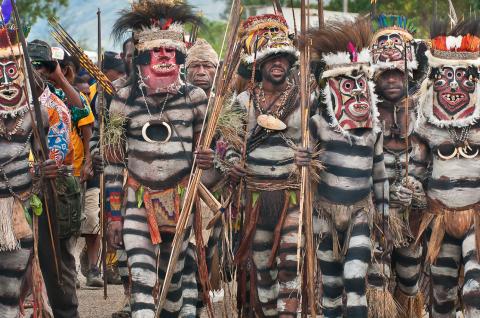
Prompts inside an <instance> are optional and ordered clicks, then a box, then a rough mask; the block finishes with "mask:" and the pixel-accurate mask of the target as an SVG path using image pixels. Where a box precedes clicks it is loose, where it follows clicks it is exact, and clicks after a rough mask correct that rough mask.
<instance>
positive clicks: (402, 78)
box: [367, 15, 425, 317]
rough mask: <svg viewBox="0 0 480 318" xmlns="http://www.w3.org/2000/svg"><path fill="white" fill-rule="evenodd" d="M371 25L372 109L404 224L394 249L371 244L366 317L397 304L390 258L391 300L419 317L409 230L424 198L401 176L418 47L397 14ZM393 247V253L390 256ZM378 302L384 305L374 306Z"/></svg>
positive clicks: (411, 122)
mask: <svg viewBox="0 0 480 318" xmlns="http://www.w3.org/2000/svg"><path fill="white" fill-rule="evenodd" d="M374 22H376V27H377V30H376V33H375V34H374V36H373V40H372V43H371V46H370V49H371V55H372V62H373V65H374V66H375V71H376V72H375V84H376V90H377V93H378V95H379V97H380V98H381V101H380V102H379V103H378V105H377V106H378V110H379V113H380V122H381V125H382V128H383V135H384V141H383V150H384V160H385V168H386V171H387V175H388V179H389V182H390V215H395V216H396V217H397V218H399V219H401V220H402V221H403V223H404V224H403V225H402V227H403V228H402V231H401V232H398V233H394V235H395V242H396V245H395V246H394V247H392V246H380V245H379V243H380V242H379V241H378V240H376V245H375V259H374V261H373V263H372V264H371V265H370V268H369V274H368V282H369V288H368V290H367V298H368V303H369V316H370V317H392V316H395V315H396V312H397V306H396V304H395V301H394V299H393V297H392V295H391V294H390V290H389V286H388V280H389V278H390V274H391V264H390V263H391V262H390V256H392V258H393V264H394V267H393V269H394V271H395V274H396V280H397V286H396V291H395V294H396V297H395V298H396V302H397V303H399V304H400V305H401V306H402V308H401V310H402V312H404V313H405V314H406V317H414V316H413V310H414V309H415V314H416V315H417V317H422V315H423V304H422V302H421V301H420V299H417V300H418V301H417V302H416V303H415V296H416V295H417V293H418V288H419V287H418V280H419V277H420V272H421V256H422V248H421V246H418V245H417V244H413V243H414V239H415V237H416V229H415V228H413V226H414V225H416V228H418V225H419V221H420V215H419V211H418V208H421V207H424V205H425V202H424V201H425V194H424V193H423V188H422V185H421V184H419V183H418V181H415V180H414V179H413V178H412V179H408V183H407V179H406V178H405V177H406V171H407V170H406V169H405V167H406V162H407V163H408V158H409V157H408V156H409V153H410V150H411V148H410V142H409V141H408V142H407V141H406V140H405V138H409V140H410V139H411V138H410V135H411V133H412V131H413V128H414V126H415V119H416V101H417V99H416V98H413V97H412V95H414V94H415V93H416V92H417V91H418V85H415V83H414V82H413V78H412V75H413V72H414V71H416V70H417V69H418V61H417V58H416V55H415V50H416V48H417V45H416V44H415V43H414V41H413V36H412V34H413V33H414V32H415V29H414V27H413V26H412V24H411V22H410V21H407V19H406V18H405V17H401V16H385V15H380V16H379V17H378V18H377V19H376V21H374ZM408 83H412V84H413V85H410V87H409V89H408V92H407V85H408ZM407 98H408V100H406V99H407ZM407 107H408V109H407ZM407 111H408V113H406V112H407ZM407 127H408V128H407ZM407 129H408V130H407ZM406 147H409V148H408V149H407V148H406ZM412 208H413V209H412ZM381 226H382V225H381V224H380V227H381ZM392 248H394V250H393V254H392V255H391V254H390V251H391V250H392ZM379 302H383V303H384V304H385V305H384V306H378V303H379ZM414 305H416V306H414Z"/></svg>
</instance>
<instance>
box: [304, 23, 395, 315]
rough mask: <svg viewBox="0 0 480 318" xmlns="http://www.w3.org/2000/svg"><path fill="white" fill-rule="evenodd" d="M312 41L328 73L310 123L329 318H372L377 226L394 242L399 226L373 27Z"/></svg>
mask: <svg viewBox="0 0 480 318" xmlns="http://www.w3.org/2000/svg"><path fill="white" fill-rule="evenodd" d="M310 36H311V39H312V41H313V47H312V49H313V52H314V53H315V56H317V57H318V60H315V62H317V63H318V65H322V67H323V70H321V71H320V72H317V74H320V75H319V78H317V81H318V83H319V86H320V89H321V94H320V96H321V97H320V101H319V102H320V113H319V114H316V115H314V116H313V117H312V118H311V119H310V133H311V138H312V144H314V145H317V146H319V147H320V148H321V149H322V150H323V151H322V152H320V154H319V159H320V160H321V161H322V163H323V165H324V167H325V169H324V170H323V171H321V172H320V182H319V184H318V187H317V189H316V198H315V208H316V211H315V212H316V215H315V216H314V222H315V223H314V231H315V234H316V235H318V237H317V238H318V240H319V243H318V251H317V256H318V260H319V264H320V269H321V272H322V288H323V300H322V305H323V315H324V316H325V317H327V318H330V317H342V316H345V317H355V318H360V317H364V318H367V317H368V306H367V297H366V276H367V269H368V266H369V264H370V262H371V254H372V248H373V247H372V242H371V234H372V231H373V220H374V219H382V218H384V219H385V221H386V224H385V227H384V228H383V230H385V233H384V234H385V238H386V239H387V240H388V241H389V237H390V235H388V234H389V230H390V227H392V223H393V222H391V221H392V219H391V217H390V216H389V196H388V193H389V184H388V179H387V175H386V171H385V163H384V159H383V156H384V152H383V134H382V131H381V127H380V123H379V121H378V118H377V117H378V111H377V107H376V103H377V96H376V93H375V90H374V88H375V84H374V83H373V80H372V75H373V74H372V67H371V64H370V61H371V59H370V50H369V48H368V47H369V45H370V40H371V24H370V22H369V21H367V20H364V19H361V18H359V19H358V20H356V21H353V22H343V23H340V22H339V23H331V24H327V25H326V26H325V27H322V28H320V29H318V30H314V31H312V33H311V35H310ZM372 198H373V200H372ZM389 243H390V242H389ZM344 295H346V297H344ZM344 299H345V300H346V304H345V305H344V304H343V300H344ZM372 305H375V304H372Z"/></svg>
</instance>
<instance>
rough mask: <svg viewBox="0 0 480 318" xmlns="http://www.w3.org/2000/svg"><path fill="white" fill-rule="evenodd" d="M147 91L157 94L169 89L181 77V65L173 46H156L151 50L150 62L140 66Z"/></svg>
mask: <svg viewBox="0 0 480 318" xmlns="http://www.w3.org/2000/svg"><path fill="white" fill-rule="evenodd" d="M140 70H141V73H142V74H141V75H142V77H143V82H144V83H145V84H146V85H147V93H148V94H149V95H150V94H156V93H162V92H165V91H167V90H168V88H169V87H170V86H171V85H172V84H175V83H176V82H177V81H178V79H179V72H180V66H179V65H178V64H177V62H176V51H175V49H173V48H164V47H161V48H155V49H153V50H151V51H150V64H148V65H141V66H140Z"/></svg>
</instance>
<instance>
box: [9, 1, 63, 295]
mask: <svg viewBox="0 0 480 318" xmlns="http://www.w3.org/2000/svg"><path fill="white" fill-rule="evenodd" d="M10 3H11V4H12V9H13V14H14V16H15V23H16V25H17V30H18V37H19V39H20V43H21V44H22V50H23V54H24V56H25V67H26V69H27V77H28V81H27V82H28V84H29V85H30V91H31V93H32V102H33V109H34V111H35V120H36V124H33V129H34V133H35V136H36V137H37V139H38V140H39V143H40V156H41V160H43V161H45V160H47V159H48V153H49V151H48V146H47V137H46V135H45V131H44V129H43V127H45V126H44V124H43V119H42V112H41V110H40V103H39V101H38V97H39V96H38V92H37V89H36V87H35V82H34V80H33V70H32V63H31V60H30V56H29V55H28V49H27V42H26V40H25V35H24V34H23V25H22V21H21V20H20V15H19V14H18V9H17V5H16V4H15V1H14V0H10ZM25 96H28V94H26V92H25ZM44 191H45V205H44V206H45V212H46V215H47V221H48V230H49V232H50V233H49V234H50V243H51V244H52V251H53V256H54V262H55V269H56V272H57V280H58V284H59V285H60V286H61V285H62V272H61V270H60V267H59V264H60V262H61V257H60V241H59V239H58V229H57V211H56V206H55V202H57V195H56V192H55V184H54V181H53V180H50V181H49V182H48V183H47V184H46V187H45V189H44ZM48 203H50V204H51V205H50V206H49V205H48ZM52 203H53V204H52Z"/></svg>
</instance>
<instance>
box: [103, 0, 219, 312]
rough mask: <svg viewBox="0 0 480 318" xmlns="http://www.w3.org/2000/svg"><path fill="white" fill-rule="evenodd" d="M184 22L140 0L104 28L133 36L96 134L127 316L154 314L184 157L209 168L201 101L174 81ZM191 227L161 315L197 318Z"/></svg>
mask: <svg viewBox="0 0 480 318" xmlns="http://www.w3.org/2000/svg"><path fill="white" fill-rule="evenodd" d="M186 22H191V23H198V22H199V18H198V16H197V15H195V14H194V13H193V12H192V10H191V8H190V7H189V6H188V5H185V4H183V3H180V2H172V1H158V0H155V1H154V0H143V1H139V2H137V3H134V4H133V5H132V8H131V9H130V10H124V11H123V12H122V14H121V17H120V18H119V19H118V20H117V22H116V24H115V26H114V34H115V35H117V36H123V35H125V34H127V33H130V32H131V31H132V30H133V39H134V44H135V53H134V57H133V64H132V68H133V70H132V75H131V77H130V79H129V83H128V85H127V86H125V87H124V88H122V89H120V90H119V91H118V92H117V95H116V96H114V98H113V100H112V103H111V105H110V111H109V119H108V122H107V125H106V131H105V134H106V136H107V135H108V136H111V137H112V138H110V137H107V138H106V145H105V147H106V148H105V153H106V157H105V159H106V160H107V167H106V170H105V179H106V197H107V204H106V209H107V215H108V229H107V231H108V239H109V243H110V245H111V246H112V247H114V248H119V247H122V246H124V248H125V250H126V252H127V254H128V264H129V267H130V273H131V298H130V305H131V315H132V317H142V318H150V317H154V316H155V310H156V308H155V299H154V295H155V293H156V290H155V288H156V287H158V286H161V284H162V281H163V279H164V275H165V272H166V270H167V266H168V261H169V257H170V253H171V243H172V240H173V237H174V235H175V232H176V225H177V220H178V218H179V214H180V209H181V206H182V201H183V198H184V194H185V190H186V185H187V183H188V178H189V176H190V171H191V170H192V164H193V161H194V157H195V156H196V159H195V162H196V164H197V166H198V167H199V168H200V169H209V168H211V167H212V165H213V151H211V150H209V149H195V145H196V144H197V142H198V137H199V134H200V132H201V129H202V124H203V121H204V116H205V111H206V103H207V99H206V95H205V93H204V92H203V90H201V89H200V88H197V87H194V86H191V85H188V84H185V83H184V82H183V81H182V80H181V78H180V74H179V73H180V65H181V64H183V63H184V61H185V56H186V46H185V43H184V41H183V39H184V36H185V34H184V30H183V23H186ZM113 136H119V138H116V137H113ZM125 166H126V169H127V172H128V177H127V181H126V187H125V191H123V186H122V185H123V171H124V167H125ZM122 214H123V215H122ZM192 222H193V217H191V218H190V220H189V223H188V224H189V225H190V227H189V228H188V230H187V233H186V235H185V237H184V241H183V242H184V243H183V245H182V251H181V253H180V257H179V259H178V262H177V266H176V269H175V273H174V276H173V280H172V282H171V285H170V288H169V290H168V292H167V296H166V301H165V304H164V306H163V308H161V314H160V315H161V316H162V317H163V316H164V315H165V316H169V317H195V316H198V315H197V304H198V302H199V298H200V297H199V291H198V290H199V289H200V288H199V287H198V285H197V277H196V271H197V264H196V260H195V254H194V251H193V248H192V246H191V244H190V243H189V238H190V234H191V225H192ZM157 273H158V276H157ZM202 285H203V283H202Z"/></svg>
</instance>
